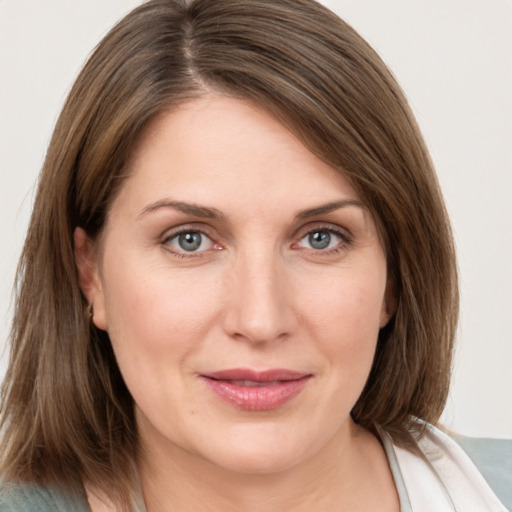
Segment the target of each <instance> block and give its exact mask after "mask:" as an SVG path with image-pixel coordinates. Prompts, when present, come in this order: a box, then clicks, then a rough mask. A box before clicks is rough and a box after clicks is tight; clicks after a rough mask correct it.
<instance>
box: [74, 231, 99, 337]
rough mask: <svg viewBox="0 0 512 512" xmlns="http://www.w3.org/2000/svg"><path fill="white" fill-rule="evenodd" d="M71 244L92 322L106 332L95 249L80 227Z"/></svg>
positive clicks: (79, 280)
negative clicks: (72, 244)
mask: <svg viewBox="0 0 512 512" xmlns="http://www.w3.org/2000/svg"><path fill="white" fill-rule="evenodd" d="M73 242H74V254H75V264H76V268H77V271H78V282H79V284H80V289H81V290H82V293H83V294H84V297H85V298H86V300H87V303H88V304H89V307H90V308H91V314H92V322H93V323H94V325H95V326H96V327H98V328H99V329H103V330H107V321H106V310H105V296H104V293H103V286H102V282H101V278H100V273H99V265H98V257H97V251H96V248H95V246H94V244H93V242H92V240H91V239H90V238H89V236H88V235H87V233H86V232H85V230H84V229H82V228H80V227H78V228H76V229H75V232H74V234H73Z"/></svg>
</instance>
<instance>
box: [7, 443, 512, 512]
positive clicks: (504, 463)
mask: <svg viewBox="0 0 512 512" xmlns="http://www.w3.org/2000/svg"><path fill="white" fill-rule="evenodd" d="M453 437H454V439H455V440H456V441H457V443H458V444H459V445H460V446H461V447H462V448H463V449H464V450H465V451H466V453H467V454H468V455H469V457H470V458H471V459H472V460H473V462H474V464H475V465H476V466H477V467H478V469H479V470H480V472H481V473H482V475H483V476H484V478H485V479H486V480H487V482H488V483H489V485H490V486H491V487H492V489H493V491H494V492H495V494H496V495H497V496H498V498H499V499H500V500H501V501H502V503H503V504H504V505H505V506H506V507H507V508H508V509H509V510H511V511H512V440H508V439H479V438H478V439H477V438H470V437H464V436H456V435H455V436H453ZM383 444H384V448H385V451H386V455H387V457H388V461H389V465H390V468H391V472H392V474H393V478H394V480H395V485H396V488H397V492H398V496H399V499H400V512H413V510H412V508H411V504H410V501H409V497H408V495H407V489H406V487H405V484H404V480H403V477H402V473H401V470H400V466H399V464H398V461H397V459H396V455H395V452H394V449H393V445H392V443H391V442H390V441H389V440H387V439H386V438H385V437H383ZM0 512H90V509H89V506H88V504H87V500H86V499H85V497H84V496H72V495H70V494H67V493H65V492H63V491H61V490H56V489H47V488H41V487H38V486H35V485H30V484H9V483H7V484H2V485H1V486H0ZM134 512H145V510H144V505H143V503H142V500H140V503H139V504H138V505H137V506H136V509H135V510H134Z"/></svg>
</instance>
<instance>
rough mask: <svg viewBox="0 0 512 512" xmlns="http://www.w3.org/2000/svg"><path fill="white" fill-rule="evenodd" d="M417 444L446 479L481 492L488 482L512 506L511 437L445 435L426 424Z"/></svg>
mask: <svg viewBox="0 0 512 512" xmlns="http://www.w3.org/2000/svg"><path fill="white" fill-rule="evenodd" d="M418 444H419V447H420V449H421V450H422V452H423V454H424V455H425V456H426V458H427V459H428V461H429V463H430V464H431V465H432V466H433V467H434V468H435V469H436V471H437V473H438V475H439V476H440V477H441V478H442V480H443V481H444V482H445V483H449V484H453V486H455V487H457V486H461V484H462V482H463V481H466V482H469V483H470V484H471V487H472V488H473V489H474V490H477V489H478V490H479V492H480V493H481V494H482V495H484V494H485V487H486V486H487V487H488V488H489V490H490V491H492V493H493V494H494V495H495V496H496V497H497V498H498V499H499V501H500V502H501V503H503V505H505V506H506V508H507V509H509V510H512V440H507V439H484V438H470V437H465V436H460V435H455V434H451V435H448V434H446V433H445V432H443V431H441V430H439V429H438V428H436V427H434V426H432V425H427V428H426V432H425V435H424V436H423V437H422V438H421V440H420V441H419V443H418Z"/></svg>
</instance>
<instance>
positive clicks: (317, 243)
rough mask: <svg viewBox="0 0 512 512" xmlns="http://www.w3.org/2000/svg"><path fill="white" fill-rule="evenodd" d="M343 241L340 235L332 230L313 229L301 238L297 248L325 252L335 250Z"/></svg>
mask: <svg viewBox="0 0 512 512" xmlns="http://www.w3.org/2000/svg"><path fill="white" fill-rule="evenodd" d="M343 240H344V237H343V236H342V235H341V233H338V232H337V231H334V230H332V229H315V230H314V231H310V232H309V233H307V234H306V236H304V237H302V238H301V240H300V242H299V246H300V247H305V248H307V249H314V250H315V251H325V250H329V249H335V248H337V247H338V246H339V245H340V243H342V242H343Z"/></svg>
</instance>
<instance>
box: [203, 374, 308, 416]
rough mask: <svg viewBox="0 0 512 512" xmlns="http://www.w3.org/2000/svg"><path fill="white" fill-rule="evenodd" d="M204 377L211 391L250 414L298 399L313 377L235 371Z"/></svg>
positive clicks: (204, 375)
mask: <svg viewBox="0 0 512 512" xmlns="http://www.w3.org/2000/svg"><path fill="white" fill-rule="evenodd" d="M200 377H201V379H203V381H204V382H205V384H206V386H207V387H208V389H210V391H212V392H213V393H214V394H215V395H217V396H218V397H219V398H220V399H222V400H224V401H225V402H228V403H229V404H230V405H232V406H234V407H236V408H238V409H244V410H247V411H268V410H272V409H277V408H278V407H281V406H283V405H284V404H285V403H287V402H289V401H290V400H292V399H293V398H294V397H296V396H297V395H298V394H299V393H300V392H301V391H302V390H303V389H304V388H305V387H306V385H307V383H308V382H309V379H310V378H311V377H312V375H311V374H306V373H301V372H295V371H292V370H286V369H272V370H266V371H255V370H250V369H245V368H235V369H230V370H222V371H218V372H212V373H204V374H201V375H200Z"/></svg>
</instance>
